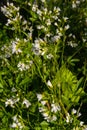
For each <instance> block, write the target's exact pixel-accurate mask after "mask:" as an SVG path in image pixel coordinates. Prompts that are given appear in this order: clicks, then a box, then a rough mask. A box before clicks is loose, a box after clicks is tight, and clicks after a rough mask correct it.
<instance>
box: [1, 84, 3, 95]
mask: <svg viewBox="0 0 87 130" xmlns="http://www.w3.org/2000/svg"><path fill="white" fill-rule="evenodd" d="M2 92H3V86H2V84H1V83H0V93H2Z"/></svg>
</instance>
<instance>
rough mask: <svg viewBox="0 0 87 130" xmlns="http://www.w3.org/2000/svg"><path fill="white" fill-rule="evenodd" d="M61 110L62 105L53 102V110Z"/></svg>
mask: <svg viewBox="0 0 87 130" xmlns="http://www.w3.org/2000/svg"><path fill="white" fill-rule="evenodd" d="M60 110H61V107H60V106H59V104H54V103H52V104H51V112H54V113H56V112H57V111H60Z"/></svg>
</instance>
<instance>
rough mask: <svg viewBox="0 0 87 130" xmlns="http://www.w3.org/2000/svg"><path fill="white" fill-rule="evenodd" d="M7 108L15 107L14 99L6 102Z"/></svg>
mask: <svg viewBox="0 0 87 130" xmlns="http://www.w3.org/2000/svg"><path fill="white" fill-rule="evenodd" d="M5 106H6V107H7V106H11V107H14V101H13V99H7V101H6V102H5Z"/></svg>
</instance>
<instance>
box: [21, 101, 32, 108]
mask: <svg viewBox="0 0 87 130" xmlns="http://www.w3.org/2000/svg"><path fill="white" fill-rule="evenodd" d="M22 104H23V105H26V108H28V107H29V106H31V103H30V102H29V101H28V100H27V99H24V100H23V103H22Z"/></svg>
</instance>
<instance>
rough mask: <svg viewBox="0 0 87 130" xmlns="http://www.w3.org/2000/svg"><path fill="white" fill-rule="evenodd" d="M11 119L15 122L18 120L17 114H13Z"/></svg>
mask: <svg viewBox="0 0 87 130" xmlns="http://www.w3.org/2000/svg"><path fill="white" fill-rule="evenodd" d="M12 119H13V121H14V122H16V123H17V122H18V118H17V115H15V116H13V117H12Z"/></svg>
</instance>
